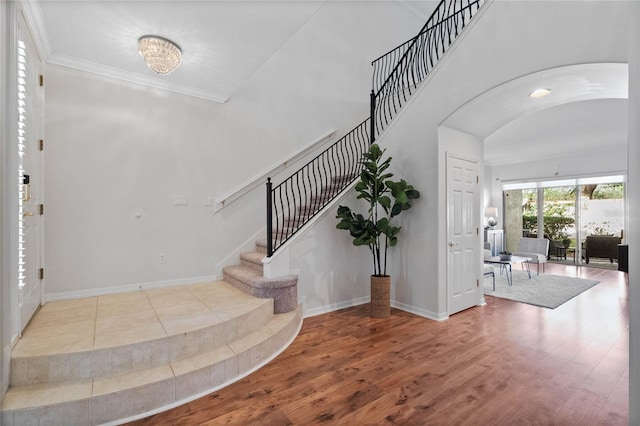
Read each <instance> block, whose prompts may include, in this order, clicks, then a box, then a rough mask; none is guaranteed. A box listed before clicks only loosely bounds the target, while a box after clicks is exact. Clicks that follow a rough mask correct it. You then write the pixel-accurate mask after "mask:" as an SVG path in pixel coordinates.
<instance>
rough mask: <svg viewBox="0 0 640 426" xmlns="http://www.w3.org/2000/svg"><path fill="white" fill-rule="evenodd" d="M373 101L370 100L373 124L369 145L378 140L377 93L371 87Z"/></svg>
mask: <svg viewBox="0 0 640 426" xmlns="http://www.w3.org/2000/svg"><path fill="white" fill-rule="evenodd" d="M370 99H371V101H370V111H369V113H370V114H371V122H370V123H369V124H370V126H371V130H370V131H371V135H370V137H369V139H370V143H369V145H373V143H374V142H375V141H376V94H375V92H374V91H373V89H371V97H370Z"/></svg>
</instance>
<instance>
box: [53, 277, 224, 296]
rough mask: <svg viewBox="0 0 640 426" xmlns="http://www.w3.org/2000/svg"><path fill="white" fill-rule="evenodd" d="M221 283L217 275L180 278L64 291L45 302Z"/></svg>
mask: <svg viewBox="0 0 640 426" xmlns="http://www.w3.org/2000/svg"><path fill="white" fill-rule="evenodd" d="M214 281H219V279H218V277H216V276H215V275H209V276H203V277H191V278H180V279H175V280H165V281H149V282H144V283H133V284H125V285H120V286H115V287H98V288H92V289H87V290H77V291H64V292H59V293H51V294H47V295H46V296H45V302H55V301H58V300H69V299H81V298H83V297H95V296H104V295H107V294H115V293H128V292H132V291H140V290H151V289H156V288H165V287H174V286H180V285H190V284H202V283H207V282H214Z"/></svg>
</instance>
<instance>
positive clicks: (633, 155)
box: [627, 2, 640, 425]
mask: <svg viewBox="0 0 640 426" xmlns="http://www.w3.org/2000/svg"><path fill="white" fill-rule="evenodd" d="M632 3H633V4H632V5H631V6H630V13H629V20H628V22H629V25H630V28H629V148H628V149H629V151H628V165H629V183H628V185H627V195H628V205H629V209H628V211H629V232H628V233H627V242H628V244H629V246H630V250H629V304H628V306H629V424H630V425H637V424H640V404H638V400H639V399H640V282H639V280H638V265H640V250H638V249H637V247H638V245H639V242H640V184H639V183H640V120H638V117H640V3H638V2H632Z"/></svg>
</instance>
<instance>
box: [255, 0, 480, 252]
mask: <svg viewBox="0 0 640 426" xmlns="http://www.w3.org/2000/svg"><path fill="white" fill-rule="evenodd" d="M485 1H486V0H441V1H440V3H439V4H438V6H437V7H436V10H435V11H434V12H433V13H432V14H431V16H430V17H429V19H428V20H427V22H426V23H425V25H424V26H423V27H422V28H421V30H420V32H419V33H418V35H416V36H415V37H413V38H412V39H410V40H408V41H406V42H404V43H402V44H401V45H399V46H398V47H396V48H395V49H392V50H390V51H389V52H387V53H385V54H384V55H382V56H380V57H379V58H377V59H376V60H374V61H373V62H372V65H373V67H374V77H373V78H374V80H373V83H372V87H373V88H372V90H371V99H370V111H369V113H370V116H369V118H367V119H366V120H364V121H363V122H362V123H360V124H359V125H358V126H356V127H355V128H354V129H353V130H351V131H350V132H349V133H347V135H345V136H344V137H342V138H341V139H339V140H338V141H336V142H335V143H334V144H333V145H331V146H330V147H328V148H327V149H326V150H324V151H323V152H322V153H320V154H318V156H316V157H315V158H314V159H312V160H311V161H309V162H308V163H307V164H305V165H304V166H303V167H301V168H300V170H298V171H297V172H295V173H294V174H292V175H291V176H289V177H288V178H287V179H285V180H284V181H283V182H281V183H280V184H278V185H276V186H275V187H274V186H273V184H272V182H271V178H268V179H267V183H266V189H267V257H271V256H272V255H273V253H275V251H276V250H278V248H280V247H282V246H283V245H284V243H285V242H287V241H288V240H289V239H291V238H292V237H293V236H294V235H295V234H296V233H297V232H298V231H299V230H300V229H301V228H302V227H303V226H304V225H306V224H307V223H308V222H309V221H310V220H311V219H312V218H313V217H315V216H316V215H317V214H319V213H320V212H321V211H322V210H323V209H324V207H325V206H327V205H328V204H329V203H331V201H333V200H334V199H335V198H337V197H338V196H340V195H341V193H342V191H343V190H344V189H345V188H347V187H348V186H349V185H351V183H353V182H354V181H355V180H356V179H357V178H358V176H359V174H360V171H361V168H362V165H361V164H360V159H361V158H362V154H364V152H365V150H366V149H368V147H369V146H370V145H371V144H372V143H373V142H374V141H375V138H376V134H380V133H381V132H382V131H383V130H384V128H385V126H386V125H387V124H389V122H390V121H391V120H392V119H393V117H394V115H395V114H396V113H397V112H398V110H399V109H400V108H401V107H402V106H403V105H404V103H406V101H407V100H408V98H409V97H410V96H411V95H412V94H413V92H412V87H413V88H415V87H417V85H418V84H419V83H420V82H421V81H423V80H424V78H426V76H427V74H428V73H429V70H430V68H431V69H432V68H433V67H434V66H435V63H436V62H437V61H438V60H439V59H440V56H441V55H442V54H444V52H445V51H446V50H447V48H448V46H450V45H451V43H453V41H454V40H455V39H456V38H457V37H458V35H459V34H460V32H461V31H462V30H463V29H464V28H465V26H466V22H468V21H469V20H471V18H472V17H473V15H474V13H475V12H477V10H478V9H479V8H480V6H481V5H482V4H483V3H484V2H485ZM474 9H475V10H474ZM451 11H453V13H451ZM436 33H439V35H440V39H439V41H440V42H441V44H440V45H438V39H435V38H432V37H435V36H433V35H434V34H436ZM437 35H438V34H436V36H437ZM452 36H453V37H452ZM423 40H426V42H427V43H426V44H425V42H424V41H423ZM432 40H433V41H432ZM430 43H435V44H434V46H435V49H436V50H435V61H434V60H433V59H434V58H433V57H432V56H431V53H432V52H431V51H430V50H429V51H428V52H427V53H426V54H425V53H424V52H421V51H419V50H418V47H416V46H418V45H420V46H424V48H423V50H428V49H429V48H430V47H431V44H430ZM402 49H404V50H403V51H402V53H401V54H398V53H397V52H398V51H400V50H402ZM439 50H442V52H439ZM392 56H396V57H397V56H399V59H398V60H397V61H392V62H393V65H389V66H388V68H391V71H390V72H389V74H388V75H387V76H386V78H384V82H383V83H382V84H381V85H380V87H379V88H378V89H377V90H376V77H375V75H376V72H377V71H376V70H377V69H379V68H376V66H377V64H379V63H382V62H383V61H386V58H388V57H392ZM420 56H423V58H421V59H422V61H421V62H418V66H419V67H423V70H420V69H418V70H417V71H416V70H415V69H414V68H413V61H414V59H415V58H417V57H420ZM409 58H411V62H410V61H409ZM389 63H391V61H389ZM385 64H386V62H385ZM383 65H384V64H383ZM385 66H386V65H385ZM409 72H411V73H412V74H413V75H412V76H411V84H405V82H408V81H409V77H408V76H407V75H406V74H408V73H409ZM416 73H417V75H416ZM405 79H406V81H405ZM383 90H384V91H383ZM414 90H415V89H414ZM407 92H408V95H407ZM383 94H384V95H386V96H382V95H383ZM393 95H395V96H393ZM376 118H380V120H379V121H378V120H376ZM382 118H384V120H385V122H384V123H382V120H381V119H382ZM338 147H340V148H339V152H340V153H342V154H344V155H342V156H341V157H339V158H336V157H330V156H329V155H328V154H329V153H330V152H331V151H337V150H338ZM305 173H306V176H305ZM312 176H313V177H312ZM294 183H297V184H298V185H297V186H294ZM300 183H301V184H302V185H300ZM332 185H333V186H332ZM294 188H295V189H294ZM326 188H331V189H330V190H329V191H328V192H324V191H323V189H326ZM300 209H302V210H301V214H300V215H298V214H294V215H293V216H290V215H291V213H294V212H296V210H300ZM292 218H293V219H292ZM286 221H289V222H290V223H289V224H288V225H290V226H286V223H285V222H286Z"/></svg>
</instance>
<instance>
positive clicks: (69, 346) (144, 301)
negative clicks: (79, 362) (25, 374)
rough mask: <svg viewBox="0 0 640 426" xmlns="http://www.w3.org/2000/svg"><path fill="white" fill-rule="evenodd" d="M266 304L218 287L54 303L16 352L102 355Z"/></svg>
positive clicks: (38, 316)
mask: <svg viewBox="0 0 640 426" xmlns="http://www.w3.org/2000/svg"><path fill="white" fill-rule="evenodd" d="M260 303H262V301H261V300H259V299H255V298H253V297H251V296H249V295H247V294H245V293H243V292H242V291H240V290H238V289H236V288H234V287H233V286H231V285H229V284H227V283H225V282H223V281H217V282H212V283H202V284H193V285H188V286H179V287H170V288H161V289H154V290H141V291H136V292H130V293H120V294H113V295H106V296H97V297H89V298H83V299H75V300H65V301H59V302H49V303H47V304H46V305H45V306H43V307H42V308H41V309H40V311H38V312H37V313H36V315H35V316H34V317H33V319H32V320H31V322H30V323H29V325H28V326H27V328H26V329H25V331H24V333H23V335H22V338H21V339H20V341H19V342H18V344H17V345H16V346H15V348H14V350H13V356H16V357H36V356H44V355H51V354H56V353H73V352H82V351H90V350H98V349H103V348H110V347H116V346H122V345H128V344H134V343H139V342H144V341H150V340H153V339H158V338H163V337H167V336H172V335H176V334H180V333H186V332H188V331H191V330H197V329H199V328H202V327H204V326H208V325H212V324H216V323H221V322H223V321H225V320H226V319H228V318H229V316H230V315H231V313H233V315H237V313H238V312H237V310H238V308H239V307H242V309H248V310H250V309H253V308H255V306H257V305H258V304H260Z"/></svg>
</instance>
